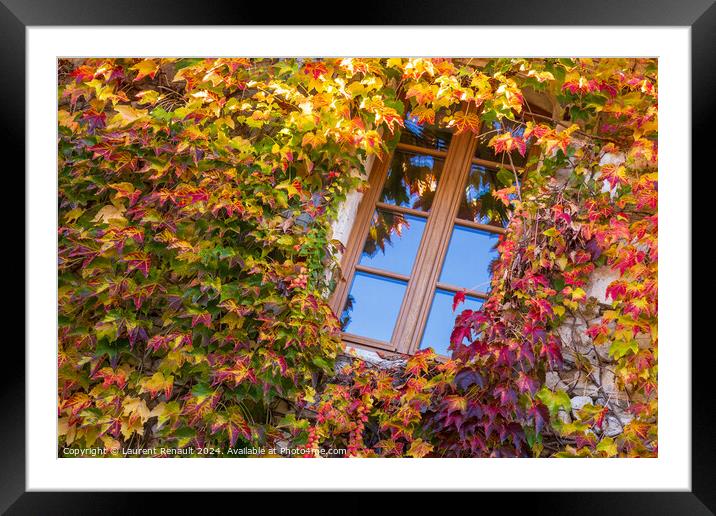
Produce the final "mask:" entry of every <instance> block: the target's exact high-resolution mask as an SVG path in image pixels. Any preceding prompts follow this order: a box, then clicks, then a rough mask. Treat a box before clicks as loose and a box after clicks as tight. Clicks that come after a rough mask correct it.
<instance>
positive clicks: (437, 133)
mask: <svg viewBox="0 0 716 516" xmlns="http://www.w3.org/2000/svg"><path fill="white" fill-rule="evenodd" d="M451 138H452V134H451V133H450V131H447V130H445V129H438V128H437V127H435V126H432V125H427V124H424V123H423V124H419V123H418V119H417V118H416V117H414V116H411V115H410V113H408V116H407V117H405V129H404V130H403V131H401V133H400V141H401V142H403V143H409V144H410V145H418V146H420V147H427V148H429V149H436V150H441V151H446V150H447V148H448V146H449V145H450V139H451Z"/></svg>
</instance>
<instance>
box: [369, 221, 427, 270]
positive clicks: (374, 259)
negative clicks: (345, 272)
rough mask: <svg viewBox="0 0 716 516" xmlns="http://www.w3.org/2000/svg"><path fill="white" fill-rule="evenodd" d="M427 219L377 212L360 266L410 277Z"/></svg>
mask: <svg viewBox="0 0 716 516" xmlns="http://www.w3.org/2000/svg"><path fill="white" fill-rule="evenodd" d="M425 223H426V219H423V218H420V217H415V216H413V215H403V214H400V213H393V212H389V211H383V210H377V211H376V212H375V213H374V214H373V224H372V225H371V226H370V231H369V232H368V238H366V241H365V246H364V247H363V254H361V256H360V259H359V260H358V263H360V264H363V265H367V266H368V267H375V268H376V269H382V270H384V271H390V272H397V273H398V274H405V275H406V276H408V275H410V271H411V270H412V269H413V261H415V255H416V254H417V252H418V246H419V245H420V238H421V237H422V236H423V229H425Z"/></svg>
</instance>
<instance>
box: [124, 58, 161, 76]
mask: <svg viewBox="0 0 716 516" xmlns="http://www.w3.org/2000/svg"><path fill="white" fill-rule="evenodd" d="M130 70H135V71H136V72H137V76H136V77H135V78H134V80H135V81H141V80H142V79H144V78H145V77H147V76H149V77H151V78H152V79H154V76H155V75H156V74H157V72H158V71H159V63H157V62H155V61H154V60H152V59H144V60H143V61H140V62H138V63H137V64H135V65H134V66H132V67H131V68H130Z"/></svg>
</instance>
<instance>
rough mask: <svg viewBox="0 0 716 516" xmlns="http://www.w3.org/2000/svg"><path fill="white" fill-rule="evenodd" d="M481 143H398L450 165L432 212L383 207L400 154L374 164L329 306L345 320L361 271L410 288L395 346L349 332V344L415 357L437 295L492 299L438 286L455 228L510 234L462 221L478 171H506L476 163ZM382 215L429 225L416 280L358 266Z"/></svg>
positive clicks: (468, 137) (466, 139)
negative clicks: (410, 217) (441, 146)
mask: <svg viewBox="0 0 716 516" xmlns="http://www.w3.org/2000/svg"><path fill="white" fill-rule="evenodd" d="M478 134H479V131H478ZM478 143H479V142H478V136H475V134H473V133H470V132H464V133H461V134H455V135H453V137H452V138H451V141H450V143H449V145H448V148H447V150H438V149H432V148H429V147H420V146H417V145H412V144H408V143H403V142H400V143H398V145H397V147H396V149H395V150H398V151H405V152H410V153H416V154H422V155H428V156H433V157H437V158H441V159H443V160H444V165H443V168H442V171H441V175H440V180H439V181H438V182H437V189H436V191H435V198H434V200H433V203H432V205H431V208H430V210H428V211H422V210H416V209H412V208H407V207H403V206H396V205H392V204H388V203H383V202H380V201H379V198H380V195H381V193H382V191H383V186H384V184H385V181H386V179H387V177H388V171H389V169H390V164H391V163H392V160H393V155H394V152H391V153H390V154H389V155H387V156H385V157H384V158H383V159H375V160H374V162H373V166H372V167H371V171H370V174H369V177H368V185H367V188H366V189H365V191H364V193H363V198H362V199H361V201H360V204H359V206H358V210H357V213H356V218H355V222H354V225H353V228H352V229H351V231H350V236H349V238H348V243H347V245H346V249H345V252H344V254H343V256H342V258H341V278H340V279H339V281H338V284H337V286H336V288H335V290H334V292H333V294H332V296H331V298H330V300H329V303H330V306H331V309H332V310H333V312H334V313H335V314H336V315H337V316H338V317H340V316H341V314H342V312H343V307H344V306H345V303H346V299H347V297H348V294H349V292H350V288H351V285H352V283H353V278H354V277H355V274H356V272H359V271H360V272H366V273H369V274H373V275H376V276H379V277H384V278H390V279H397V280H400V281H404V282H406V283H407V287H406V291H405V294H404V295H403V301H402V303H401V306H400V310H399V312H398V316H397V319H396V323H395V326H394V328H393V334H392V336H391V339H390V342H383V341H379V340H375V339H371V338H368V337H364V336H361V335H356V334H352V333H350V332H344V333H343V334H342V340H343V342H344V343H346V344H348V345H351V346H355V347H359V348H366V349H370V350H378V351H388V352H392V353H397V354H400V355H412V354H413V353H415V352H416V351H417V350H418V349H419V346H420V341H421V339H422V336H423V333H424V331H425V327H426V325H427V319H428V316H429V313H430V308H431V306H432V301H433V298H434V296H435V291H436V289H441V290H445V291H448V292H454V293H457V292H464V293H465V294H466V295H468V296H471V297H475V298H479V299H487V297H488V294H487V292H479V291H471V290H466V289H464V288H461V287H457V286H455V285H449V284H445V283H441V282H439V281H438V280H439V277H440V273H441V271H442V267H443V264H444V262H445V257H446V255H447V251H448V245H449V243H450V238H451V236H452V230H453V228H454V227H455V226H459V227H465V228H473V229H479V230H482V231H486V232H490V233H493V234H504V233H505V229H504V228H502V227H497V226H492V225H487V224H480V223H477V222H473V221H469V220H464V219H459V218H458V217H457V214H458V211H459V209H460V203H461V201H462V196H463V195H464V193H465V192H464V187H465V184H466V183H467V178H468V175H469V173H470V169H471V168H472V166H473V165H480V166H484V167H486V168H490V169H497V168H500V167H504V166H505V165H504V164H503V163H499V162H495V161H490V160H485V159H481V158H477V157H475V151H476V150H477V145H478ZM515 168H516V171H517V174H518V175H522V173H523V171H524V169H523V167H515ZM376 209H380V210H381V211H388V212H392V213H398V214H403V215H413V216H416V217H420V218H423V219H425V220H426V225H425V228H424V230H423V235H422V237H421V240H420V245H419V246H418V250H417V253H416V256H415V258H414V261H413V268H412V271H411V273H410V275H404V274H397V273H393V272H388V271H385V270H378V269H375V268H372V267H369V266H365V265H361V264H359V263H358V261H359V259H360V255H361V253H362V252H363V248H364V245H365V241H366V238H367V236H368V232H369V230H370V226H371V223H372V220H373V214H374V212H375V210H376Z"/></svg>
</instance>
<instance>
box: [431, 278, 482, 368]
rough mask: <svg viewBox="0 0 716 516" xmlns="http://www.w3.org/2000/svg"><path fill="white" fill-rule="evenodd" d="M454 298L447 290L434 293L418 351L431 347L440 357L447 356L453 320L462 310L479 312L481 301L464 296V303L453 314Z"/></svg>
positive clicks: (438, 290) (453, 324)
mask: <svg viewBox="0 0 716 516" xmlns="http://www.w3.org/2000/svg"><path fill="white" fill-rule="evenodd" d="M454 297H455V294H454V293H453V292H448V291H447V290H441V289H437V290H436V291H435V297H433V304H432V306H431V307H430V314H429V315H428V322H427V324H426V325H425V333H423V340H422V341H421V342H420V349H425V348H429V347H431V348H433V350H434V351H435V352H436V353H438V354H440V355H449V354H450V352H449V351H448V346H449V345H450V335H451V334H452V329H453V327H454V326H455V318H456V317H457V316H458V315H459V314H460V313H461V312H462V311H463V310H479V309H480V308H481V307H482V299H478V298H476V297H470V296H465V302H463V303H460V304H459V305H458V306H457V308H456V309H455V311H454V312H453V310H452V302H453V298H454Z"/></svg>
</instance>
